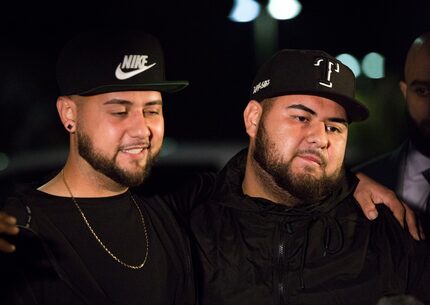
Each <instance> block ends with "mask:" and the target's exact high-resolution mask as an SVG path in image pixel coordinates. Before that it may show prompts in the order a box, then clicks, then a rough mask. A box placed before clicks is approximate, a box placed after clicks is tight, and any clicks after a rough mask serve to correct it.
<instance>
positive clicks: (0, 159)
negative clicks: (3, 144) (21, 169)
mask: <svg viewBox="0 0 430 305" xmlns="http://www.w3.org/2000/svg"><path fill="white" fill-rule="evenodd" d="M8 166H9V158H8V157H7V155H6V154H5V153H2V152H0V171H2V170H5V169H6V168H7V167H8Z"/></svg>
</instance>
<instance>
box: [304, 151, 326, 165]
mask: <svg viewBox="0 0 430 305" xmlns="http://www.w3.org/2000/svg"><path fill="white" fill-rule="evenodd" d="M297 157H299V158H301V159H304V160H306V161H310V162H313V163H316V164H318V165H319V166H324V165H325V161H324V160H323V159H322V158H321V157H320V156H318V155H316V154H309V153H305V154H299V155H297Z"/></svg>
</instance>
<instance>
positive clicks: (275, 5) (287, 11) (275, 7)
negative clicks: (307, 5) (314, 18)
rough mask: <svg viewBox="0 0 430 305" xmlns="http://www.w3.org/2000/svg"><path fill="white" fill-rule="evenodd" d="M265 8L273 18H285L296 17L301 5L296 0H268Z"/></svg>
mask: <svg viewBox="0 0 430 305" xmlns="http://www.w3.org/2000/svg"><path fill="white" fill-rule="evenodd" d="M267 10H268V11H269V14H270V15H271V16H272V17H273V18H275V19H278V20H287V19H293V18H295V17H297V16H298V15H299V14H300V12H301V11H302V5H301V4H300V2H299V1H297V0H270V1H269V4H268V5H267Z"/></svg>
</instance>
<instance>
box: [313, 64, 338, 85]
mask: <svg viewBox="0 0 430 305" xmlns="http://www.w3.org/2000/svg"><path fill="white" fill-rule="evenodd" d="M314 66H316V67H322V68H323V70H322V77H321V80H320V81H319V82H318V83H319V84H320V85H322V86H326V87H328V88H331V87H333V83H332V82H331V74H332V72H336V73H339V63H337V62H332V61H331V60H329V59H327V58H324V57H319V58H316V59H315V61H314ZM333 66H334V69H333Z"/></svg>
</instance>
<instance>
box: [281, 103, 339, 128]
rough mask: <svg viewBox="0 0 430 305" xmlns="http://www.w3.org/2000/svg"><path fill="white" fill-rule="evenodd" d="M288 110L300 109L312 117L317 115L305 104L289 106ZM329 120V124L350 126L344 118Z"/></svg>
mask: <svg viewBox="0 0 430 305" xmlns="http://www.w3.org/2000/svg"><path fill="white" fill-rule="evenodd" d="M287 108H293V109H300V110H303V111H306V112H309V113H310V114H311V115H314V116H315V115H316V114H317V113H316V112H315V111H313V110H312V109H310V108H309V107H306V106H305V105H303V104H293V105H290V106H288V107H287ZM327 120H328V121H329V122H334V123H341V124H343V125H345V126H348V120H346V119H344V118H337V117H333V118H328V119H327Z"/></svg>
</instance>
